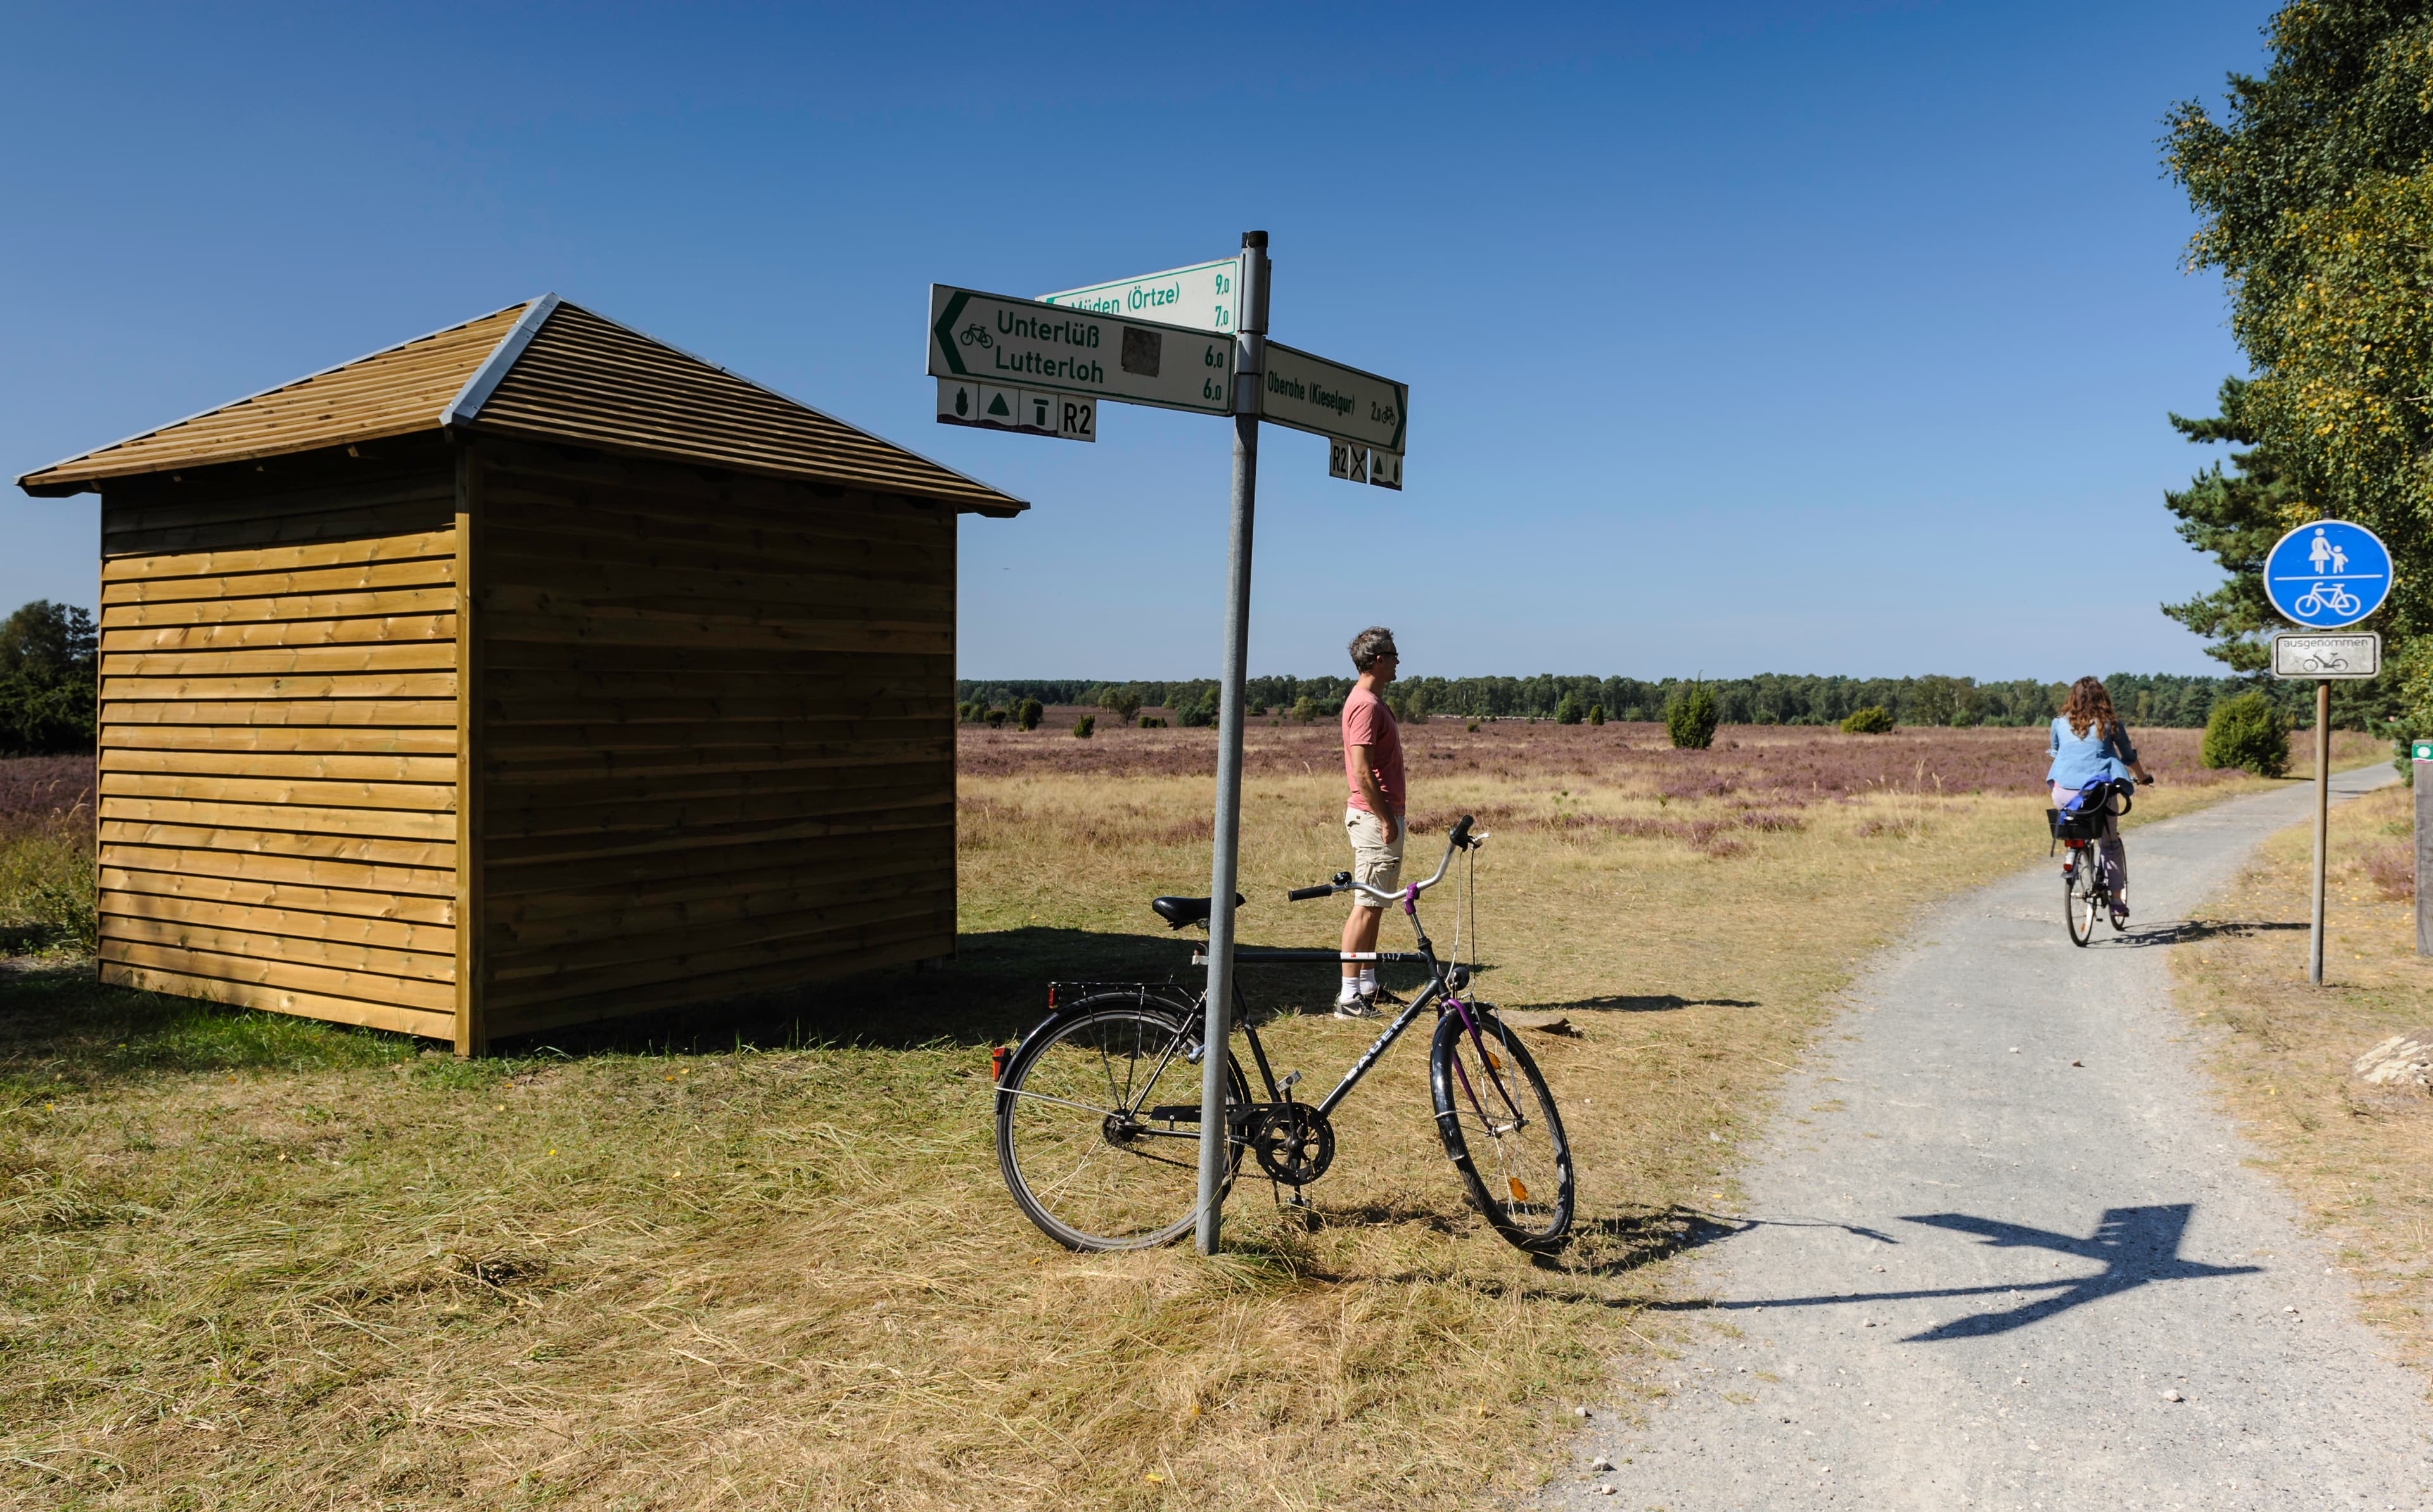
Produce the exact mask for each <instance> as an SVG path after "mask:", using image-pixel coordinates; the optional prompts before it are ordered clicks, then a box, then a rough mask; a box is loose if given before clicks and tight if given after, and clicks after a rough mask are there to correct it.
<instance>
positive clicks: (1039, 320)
mask: <svg viewBox="0 0 2433 1512" xmlns="http://www.w3.org/2000/svg"><path fill="white" fill-rule="evenodd" d="M1144 314H1148V315H1156V316H1165V318H1166V319H1169V320H1172V321H1175V322H1179V323H1177V324H1166V323H1165V321H1164V320H1159V319H1145V318H1143V315H1144ZM1267 331H1268V233H1267V232H1265V231H1244V232H1243V233H1242V252H1241V256H1240V258H1239V259H1238V260H1236V261H1234V262H1224V263H1201V264H1199V265H1197V266H1194V267H1188V268H1172V269H1169V270H1167V271H1166V272H1164V273H1154V274H1150V275H1148V276H1147V277H1145V278H1138V279H1126V280H1118V281H1116V282H1114V283H1098V284H1092V285H1090V286H1088V287H1087V288H1082V289H1068V290H1065V291H1063V293H1060V294H1051V295H1048V296H1047V297H1046V298H1044V299H1018V298H1013V297H1009V296H1006V295H997V294H984V293H981V292H980V291H978V290H977V289H960V288H953V287H949V286H947V285H945V284H932V285H930V288H929V339H928V348H929V362H928V370H929V375H930V376H931V377H933V378H935V379H937V380H938V419H939V422H940V423H941V424H945V425H971V426H978V427H980V428H982V429H985V430H1000V431H1012V432H1016V433H1027V434H1031V435H1049V436H1061V437H1063V438H1064V439H1067V440H1075V441H1095V440H1097V406H1098V405H1099V403H1100V402H1102V401H1114V402H1118V403H1124V404H1151V405H1157V406H1160V407H1163V408H1165V409H1175V410H1197V411H1199V413H1201V414H1203V415H1230V416H1233V419H1234V521H1233V533H1232V539H1231V542H1230V545H1229V547H1228V550H1227V552H1226V558H1225V664H1224V688H1225V691H1224V701H1223V703H1222V705H1220V706H1219V708H1218V710H1217V826H1216V827H1217V837H1216V838H1217V843H1216V847H1215V858H1214V860H1213V862H1212V864H1211V865H1210V868H1209V878H1208V896H1209V909H1208V1000H1207V1009H1206V1012H1207V1016H1206V1018H1205V1020H1204V1022H1203V1024H1202V1026H1201V1032H1202V1034H1203V1036H1204V1037H1203V1038H1202V1040H1201V1042H1200V1043H1201V1045H1203V1046H1204V1047H1205V1053H1204V1054H1203V1055H1202V1056H1201V1057H1200V1072H1199V1101H1200V1106H1199V1116H1200V1122H1199V1251H1200V1253H1202V1254H1214V1253H1216V1251H1217V1231H1218V1218H1219V1216H1220V1214H1221V1212H1222V1210H1223V1206H1224V1199H1225V1186H1226V1179H1227V1174H1228V1172H1229V1171H1230V1169H1231V1168H1232V1161H1231V1159H1230V1158H1229V1156H1230V1147H1231V1144H1232V1135H1233V1130H1232V1129H1231V1128H1230V1127H1229V1119H1230V1116H1231V1115H1230V1114H1229V1113H1228V1111H1227V1109H1226V1094H1227V1092H1228V1090H1229V1088H1228V1085H1227V1077H1226V1069H1227V1067H1228V1065H1229V1064H1230V1063H1231V1060H1230V1058H1229V1057H1228V1056H1227V1054H1226V1043H1227V1041H1228V1040H1229V1039H1230V1038H1231V1037H1232V1034H1233V1023H1232V1018H1233V1007H1234V886H1235V884H1236V882H1237V881H1238V880H1239V874H1240V870H1241V868H1240V860H1241V831H1242V725H1243V717H1242V716H1243V709H1242V697H1243V692H1242V686H1243V683H1244V681H1245V680H1246V677H1247V674H1248V671H1249V668H1248V664H1249V661H1250V648H1251V525H1252V522H1253V518H1254V517H1255V515H1256V513H1257V503H1258V490H1259V422H1260V421H1261V420H1268V421H1270V422H1272V423H1274V424H1277V425H1285V426H1290V427H1292V428H1293V429H1295V430H1300V431H1308V432H1312V433H1316V434H1319V435H1323V436H1326V437H1329V438H1330V440H1331V441H1333V442H1334V444H1335V449H1336V451H1337V453H1338V460H1337V466H1338V467H1342V466H1346V465H1348V464H1347V463H1346V462H1345V461H1344V459H1345V458H1347V457H1348V456H1349V454H1350V452H1351V451H1357V452H1358V454H1359V458H1360V461H1361V463H1362V465H1363V466H1364V467H1365V468H1366V470H1367V481H1370V482H1373V483H1376V484H1382V485H1383V486H1385V487H1387V488H1400V487H1402V485H1403V436H1404V421H1405V417H1406V415H1405V412H1406V411H1407V410H1408V409H1409V406H1410V390H1409V389H1408V388H1407V387H1406V386H1404V384H1401V383H1397V382H1393V381H1392V380H1390V379H1384V378H1379V377H1378V376H1377V375H1376V374H1374V373H1370V372H1364V371H1362V370H1361V369H1359V368H1356V367H1346V366H1344V365H1341V364H1340V363H1332V362H1328V361H1327V360H1326V359H1324V358H1321V357H1314V356H1312V355H1310V354H1309V353H1307V352H1302V351H1295V350H1293V349H1292V348H1288V347H1276V348H1270V347H1269V346H1268V339H1267ZM1270 352H1273V353H1274V358H1273V360H1274V361H1275V362H1276V363H1277V364H1278V366H1279V370H1280V371H1281V372H1282V374H1283V376H1282V378H1280V379H1279V380H1277V381H1275V382H1267V379H1268V364H1269V361H1270V356H1269V354H1270ZM1346 449H1349V450H1346Z"/></svg>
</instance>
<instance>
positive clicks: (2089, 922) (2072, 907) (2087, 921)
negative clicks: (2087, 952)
mask: <svg viewBox="0 0 2433 1512" xmlns="http://www.w3.org/2000/svg"><path fill="white" fill-rule="evenodd" d="M2098 864H2099V863H2098V862H2097V861H2096V858H2095V852H2094V850H2093V848H2092V847H2090V848H2088V849H2086V850H2084V851H2081V852H2079V856H2078V864H2077V865H2075V866H2073V867H2071V868H2070V869H2069V875H2067V876H2065V877H2063V878H2062V879H2061V914H2062V920H2063V922H2064V923H2066V924H2067V925H2068V926H2069V943H2071V944H2073V945H2080V946H2084V944H2085V943H2086V938H2087V936H2089V935H2091V934H2093V933H2095V909H2096V903H2097V892H2098V888H2097V884H2096V880H2095V874H2096V867H2097V865H2098Z"/></svg>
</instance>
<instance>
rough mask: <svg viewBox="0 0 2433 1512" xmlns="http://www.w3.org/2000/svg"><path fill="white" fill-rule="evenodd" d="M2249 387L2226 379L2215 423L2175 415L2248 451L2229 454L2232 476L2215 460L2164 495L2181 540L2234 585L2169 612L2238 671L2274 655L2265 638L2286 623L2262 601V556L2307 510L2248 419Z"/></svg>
mask: <svg viewBox="0 0 2433 1512" xmlns="http://www.w3.org/2000/svg"><path fill="white" fill-rule="evenodd" d="M2248 386H2249V385H2248V382H2247V380H2245V379H2240V378H2225V379H2223V380H2222V381H2221V400H2220V403H2221V413H2220V415H2217V416H2213V417H2212V418H2210V419H2203V420H2191V419H2188V418H2186V416H2178V415H2174V416H2171V417H2170V418H2171V428H2172V429H2173V430H2175V431H2177V432H2179V433H2181V434H2182V435H2185V436H2186V437H2187V438H2188V439H2189V440H2190V441H2192V442H2195V443H2197V444H2199V445H2206V444H2213V443H2221V442H2228V443H2229V444H2231V445H2233V446H2243V447H2246V448H2247V449H2248V450H2245V451H2234V452H2232V453H2231V454H2230V466H2231V467H2232V469H2233V470H2232V471H2230V472H2224V471H2222V469H2221V464H2220V463H2219V462H2217V463H2215V464H2214V465H2213V466H2212V467H2207V468H2206V469H2205V470H2204V471H2203V472H2200V473H2198V474H2197V475H2196V476H2195V477H2194V478H2192V479H2190V480H2189V481H2188V485H2187V486H2186V488H2181V489H2177V490H2166V491H2165V492H2164V494H2163V502H2164V503H2165V504H2166V505H2168V506H2169V509H2170V511H2171V513H2172V514H2174V515H2177V516H2179V517H2180V524H2179V532H2180V538H2181V539H2182V540H2184V541H2186V542H2187V543H2188V544H2189V545H2190V546H2193V547H2195V548H2196V549H2197V550H2198V551H2201V552H2206V553H2207V554H2209V555H2210V556H2212V557H2213V559H2214V560H2215V561H2217V562H2220V564H2221V566H2222V570H2224V571H2226V572H2228V573H2229V574H2230V581H2228V582H2227V583H2224V584H2223V585H2222V586H2220V587H2218V588H2216V589H2214V590H2213V591H2212V592H2211V593H2201V594H2199V595H2197V596H2196V597H2195V598H2193V599H2189V600H2187V601H2186V603H2167V604H2165V605H2163V612H2164V613H2165V614H2167V615H2169V616H2170V617H2171V618H2172V619H2174V620H2178V621H2179V622H2180V623H2182V624H2184V625H2186V626H2187V627H2188V628H2189V629H2190V630H2193V631H2195V632H2196V633H2197V634H2198V635H2201V636H2203V637H2205V638H2206V639H2208V640H2210V641H2212V642H2213V644H2212V645H2210V646H2208V647H2206V648H2205V654H2206V655H2208V656H2211V657H2213V658H2215V659H2216V660H2218V661H2220V662H2223V663H2225V664H2227V665H2228V666H2229V668H2230V669H2231V670H2232V671H2239V672H2257V671H2263V670H2264V667H2265V664H2266V663H2267V662H2269V661H2270V660H2271V654H2272V652H2271V647H2270V646H2269V645H2268V644H2266V643H2265V641H2264V640H2263V639H2261V638H2259V637H2260V633H2261V632H2264V631H2267V630H2274V629H2281V628H2284V627H2286V626H2287V624H2288V621H2287V620H2283V619H2282V618H2281V617H2280V616H2279V615H2278V614H2275V613H2274V612H2273V610H2272V604H2271V601H2270V600H2268V599H2267V598H2266V597H2265V596H2264V553H2265V552H2268V551H2271V549H2272V543H2273V542H2274V541H2276V540H2279V539H2280V538H2281V535H2282V534H2283V533H2284V532H2285V531H2287V530H2288V528H2289V524H2288V522H2289V521H2290V520H2292V519H2294V518H2303V517H2304V515H2305V512H2306V510H2305V499H2304V498H2303V497H2302V496H2301V494H2300V491H2299V489H2298V486H2297V484H2296V483H2295V481H2293V480H2292V479H2291V478H2290V476H2289V473H2288V468H2286V467H2283V466H2282V465H2281V464H2280V463H2279V462H2278V461H2277V460H2276V459H2275V458H2274V457H2273V456H2272V454H2271V451H2269V450H2266V449H2265V448H2264V447H2262V446H2261V445H2259V444H2258V443H2257V441H2256V435H2255V430H2254V425H2253V424H2251V423H2250V421H2249V420H2248V417H2247V391H2248Z"/></svg>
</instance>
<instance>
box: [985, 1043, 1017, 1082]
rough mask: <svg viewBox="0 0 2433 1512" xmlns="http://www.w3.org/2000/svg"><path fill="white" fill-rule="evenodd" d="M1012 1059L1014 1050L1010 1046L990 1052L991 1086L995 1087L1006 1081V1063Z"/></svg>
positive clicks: (1000, 1047)
mask: <svg viewBox="0 0 2433 1512" xmlns="http://www.w3.org/2000/svg"><path fill="white" fill-rule="evenodd" d="M1012 1059H1013V1050H1012V1047H1011V1046H1008V1045H998V1046H997V1047H996V1048H995V1049H994V1050H991V1051H990V1052H989V1081H990V1084H991V1085H995V1083H997V1082H1000V1081H1003V1080H1004V1079H1005V1063H1006V1062H1008V1061H1011V1060H1012Z"/></svg>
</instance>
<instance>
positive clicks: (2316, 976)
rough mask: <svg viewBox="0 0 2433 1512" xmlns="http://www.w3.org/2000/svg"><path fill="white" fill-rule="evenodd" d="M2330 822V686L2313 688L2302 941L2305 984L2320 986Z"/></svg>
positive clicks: (2324, 682) (2323, 683)
mask: <svg viewBox="0 0 2433 1512" xmlns="http://www.w3.org/2000/svg"><path fill="white" fill-rule="evenodd" d="M2331 818H2332V685H2331V681H2330V680H2329V679H2328V678H2326V679H2323V680H2322V681H2319V682H2317V683H2316V684H2315V917H2314V929H2313V932H2312V933H2311V934H2310V935H2308V936H2307V940H2306V980H2307V981H2309V982H2312V983H2313V984H2314V985H2315V986H2317V987H2321V986H2322V985H2323V850H2324V846H2325V845H2326V843H2327V842H2328V841H2329V839H2330V836H2329V835H2328V833H2327V831H2326V826H2327V825H2329V824H2330V823H2331Z"/></svg>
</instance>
